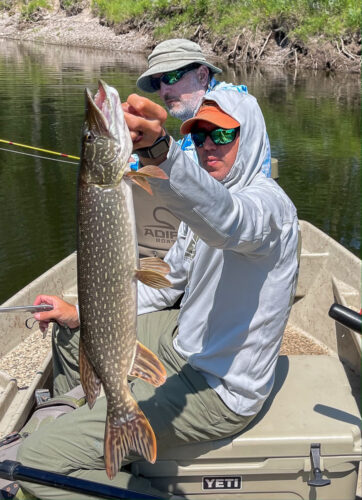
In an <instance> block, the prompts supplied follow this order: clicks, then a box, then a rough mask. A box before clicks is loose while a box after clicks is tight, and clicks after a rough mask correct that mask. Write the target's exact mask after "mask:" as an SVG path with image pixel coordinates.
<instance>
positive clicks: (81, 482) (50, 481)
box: [0, 460, 159, 500]
mask: <svg viewBox="0 0 362 500" xmlns="http://www.w3.org/2000/svg"><path fill="white" fill-rule="evenodd" d="M0 477H1V478H2V479H7V480H9V481H29V482H30V483H37V484H43V485H45V486H53V487H54V488H60V489H62V490H67V491H72V492H73V493H83V494H84V495H90V496H92V497H98V498H103V499H104V498H109V499H111V498H112V499H118V500H120V499H126V498H128V499H129V498H132V499H139V500H159V497H154V496H152V495H147V494H146V493H137V492H136V491H132V490H127V489H124V488H118V487H116V486H110V485H108V484H102V483H96V482H94V481H88V480H86V479H80V478H78V477H73V476H66V475H64V474H56V473H54V472H47V471H45V470H41V469H35V468H33V467H26V466H25V465H22V464H21V463H20V462H16V461H14V460H4V461H3V462H0Z"/></svg>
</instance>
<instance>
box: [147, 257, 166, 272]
mask: <svg viewBox="0 0 362 500" xmlns="http://www.w3.org/2000/svg"><path fill="white" fill-rule="evenodd" d="M140 267H141V271H146V270H150V271H158V272H159V273H161V274H163V275H166V274H168V273H169V272H170V271H171V269H170V266H169V265H168V264H167V262H165V261H164V260H162V259H160V258H159V257H143V258H142V259H140Z"/></svg>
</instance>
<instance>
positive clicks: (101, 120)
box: [85, 81, 111, 137]
mask: <svg viewBox="0 0 362 500" xmlns="http://www.w3.org/2000/svg"><path fill="white" fill-rule="evenodd" d="M106 97H107V94H106V91H105V88H104V86H103V83H101V81H99V83H98V92H97V93H96V95H95V96H94V97H93V96H92V93H91V91H90V90H89V89H85V105H86V122H87V128H88V130H90V131H92V132H93V133H94V134H95V135H99V136H104V135H106V136H108V137H111V133H110V123H109V120H108V119H107V117H106V116H105V113H104V112H103V107H104V103H105V101H106Z"/></svg>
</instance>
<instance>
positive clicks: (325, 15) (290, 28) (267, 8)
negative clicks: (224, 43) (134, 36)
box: [69, 0, 361, 41]
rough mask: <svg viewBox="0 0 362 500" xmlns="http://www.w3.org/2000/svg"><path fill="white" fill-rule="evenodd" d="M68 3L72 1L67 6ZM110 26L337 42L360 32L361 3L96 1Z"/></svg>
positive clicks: (163, 32)
mask: <svg viewBox="0 0 362 500" xmlns="http://www.w3.org/2000/svg"><path fill="white" fill-rule="evenodd" d="M69 1H70V0H69ZM92 8H93V9H94V10H95V11H96V12H97V13H98V15H100V17H103V18H105V19H106V20H107V21H110V22H114V23H119V22H125V21H128V20H129V19H131V18H137V17H139V16H147V17H148V18H149V20H153V21H154V22H158V24H159V25H158V26H156V27H155V36H157V37H160V38H163V37H168V36H170V35H172V34H173V33H175V31H181V32H182V33H183V34H184V35H185V36H190V35H192V34H193V33H194V31H195V29H196V28H197V26H198V25H199V24H201V25H202V26H203V27H204V29H206V30H207V31H209V32H210V33H211V34H213V35H215V36H226V37H227V38H228V37H230V38H232V37H233V36H235V34H237V33H239V32H240V30H241V29H243V28H247V29H259V30H261V31H265V30H268V29H272V28H275V27H281V28H283V29H284V32H287V33H288V36H289V38H291V39H293V38H299V39H302V40H304V41H305V40H307V39H308V37H310V36H316V35H320V34H322V35H325V36H327V37H330V38H334V37H335V36H338V35H343V34H345V33H346V32H355V31H356V30H358V29H359V27H360V13H361V7H360V1H359V0H294V1H290V0H139V1H136V2H135V1H133V0H92Z"/></svg>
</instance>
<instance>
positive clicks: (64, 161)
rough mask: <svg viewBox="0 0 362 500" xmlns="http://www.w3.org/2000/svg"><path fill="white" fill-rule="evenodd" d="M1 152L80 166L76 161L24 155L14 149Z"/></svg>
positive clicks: (4, 149) (2, 149) (29, 154)
mask: <svg viewBox="0 0 362 500" xmlns="http://www.w3.org/2000/svg"><path fill="white" fill-rule="evenodd" d="M0 150H1V151H7V152H8V153H15V154H17V155H25V156H32V157H33V158H41V159H43V160H51V161H61V162H62V163H71V164H72V165H78V163H77V162H75V161H68V160H60V159H59V158H49V156H40V155H32V154H31V153H24V152H23V151H14V150H13V149H6V148H0Z"/></svg>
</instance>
